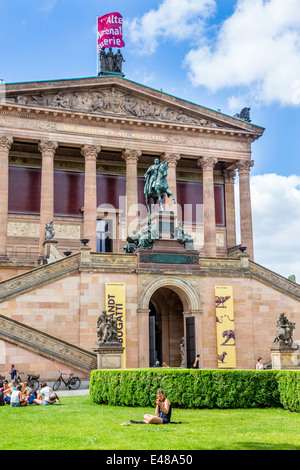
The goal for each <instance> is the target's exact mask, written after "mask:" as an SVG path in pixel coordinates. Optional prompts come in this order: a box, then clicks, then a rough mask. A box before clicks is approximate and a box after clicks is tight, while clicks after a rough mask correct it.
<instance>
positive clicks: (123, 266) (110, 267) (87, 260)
mask: <svg viewBox="0 0 300 470" xmlns="http://www.w3.org/2000/svg"><path fill="white" fill-rule="evenodd" d="M84 256H85V255H84ZM84 267H88V268H93V269H99V270H106V271H118V272H124V271H125V272H128V271H129V272H131V271H132V270H135V269H136V267H137V255H136V254H125V253H124V254H123V253H90V254H89V255H88V256H87V257H86V256H85V257H84V258H83V257H82V262H81V268H84Z"/></svg>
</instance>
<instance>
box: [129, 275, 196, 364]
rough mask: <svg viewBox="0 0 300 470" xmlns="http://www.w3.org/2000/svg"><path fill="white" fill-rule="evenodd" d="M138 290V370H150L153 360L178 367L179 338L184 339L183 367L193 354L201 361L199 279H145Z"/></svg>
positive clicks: (179, 355) (190, 362) (193, 357)
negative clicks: (197, 355) (140, 368)
mask: <svg viewBox="0 0 300 470" xmlns="http://www.w3.org/2000/svg"><path fill="white" fill-rule="evenodd" d="M149 281H150V282H149ZM139 286H140V289H139V297H138V299H139V300H138V309H137V315H138V355H139V358H138V360H139V367H149V366H150V365H151V366H152V365H153V363H154V361H155V360H156V359H157V360H159V361H160V362H163V361H165V362H167V364H168V365H172V366H173V367H176V366H180V365H181V361H180V359H181V354H180V340H181V338H184V355H185V365H186V366H187V367H191V366H192V363H193V362H194V359H195V352H197V354H200V355H201V360H202V311H201V301H200V282H199V279H198V278H190V277H188V278H187V279H185V278H184V277H183V276H182V277H179V276H159V277H158V276H156V275H155V276H153V277H152V279H151V278H150V279H149V277H148V276H147V277H144V276H141V277H140V279H139ZM154 341H155V342H154ZM150 356H151V357H150Z"/></svg>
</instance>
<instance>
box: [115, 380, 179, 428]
mask: <svg viewBox="0 0 300 470" xmlns="http://www.w3.org/2000/svg"><path fill="white" fill-rule="evenodd" d="M155 405H156V406H155V415H151V414H146V415H144V419H143V421H133V420H130V423H123V424H122V426H129V425H131V424H135V423H136V424H167V423H170V419H171V412H172V410H171V402H170V400H168V398H166V396H165V394H164V392H163V391H162V390H161V389H159V390H157V392H156V400H155Z"/></svg>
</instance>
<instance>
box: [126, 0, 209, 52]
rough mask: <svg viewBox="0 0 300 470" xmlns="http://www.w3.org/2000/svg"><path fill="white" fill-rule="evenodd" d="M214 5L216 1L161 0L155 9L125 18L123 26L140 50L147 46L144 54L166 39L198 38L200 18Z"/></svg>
mask: <svg viewBox="0 0 300 470" xmlns="http://www.w3.org/2000/svg"><path fill="white" fill-rule="evenodd" d="M215 8H216V1H215V0H163V1H162V3H161V4H160V5H159V7H158V8H157V9H156V10H154V9H153V10H150V11H149V12H147V13H145V14H144V15H143V16H142V17H141V18H134V19H133V20H132V21H131V22H128V21H126V22H125V23H126V29H127V31H128V34H129V36H130V38H131V40H132V41H133V43H136V44H139V46H140V48H139V50H142V49H143V47H146V48H147V53H153V52H155V51H156V49H157V47H158V46H159V45H160V41H161V40H163V39H165V38H171V39H173V40H175V41H182V40H186V39H189V38H194V39H195V38H200V37H201V34H203V21H204V19H205V18H208V17H210V16H211V15H212V13H213V12H214V11H215Z"/></svg>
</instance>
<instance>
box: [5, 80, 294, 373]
mask: <svg viewBox="0 0 300 470" xmlns="http://www.w3.org/2000/svg"><path fill="white" fill-rule="evenodd" d="M2 88H3V90H2V95H1V101H0V219H1V224H0V374H2V375H6V376H7V378H8V373H7V372H8V368H9V365H10V364H11V363H13V364H14V365H15V367H16V368H17V369H18V370H22V371H24V372H27V373H34V374H40V376H41V378H44V379H47V380H50V379H52V378H55V377H56V376H57V370H65V371H69V372H74V373H76V375H80V376H81V377H88V376H89V373H90V371H91V369H94V368H96V354H95V351H94V346H95V343H96V342H97V326H96V325H97V319H98V317H99V315H100V314H101V312H102V311H104V310H106V311H108V313H110V314H111V315H115V316H116V318H117V320H118V330H119V338H120V343H122V346H123V348H124V353H123V359H124V361H123V366H124V367H126V368H140V367H151V366H152V365H153V364H154V362H155V361H157V360H159V361H160V362H161V363H162V362H166V363H167V364H168V365H170V366H171V367H191V366H192V364H193V362H194V359H195V356H196V355H197V354H200V367H201V368H206V369H209V368H219V367H223V368H237V369H253V368H254V367H255V363H256V359H257V357H258V356H262V358H263V362H268V361H270V346H271V344H272V342H273V339H274V335H275V330H276V321H277V318H278V316H279V314H280V313H281V312H284V313H285V315H286V316H287V317H288V319H289V320H290V321H293V322H295V323H296V329H295V332H294V339H295V340H297V338H298V339H299V338H300V309H299V306H300V285H298V284H296V283H295V282H293V281H290V280H288V279H286V278H284V277H282V276H280V275H278V274H276V273H274V272H272V271H270V270H268V269H266V268H265V267H263V266H261V265H259V264H257V263H256V262H255V257H254V249H253V233H252V216H251V198H250V184H249V178H250V172H251V167H252V166H253V164H254V161H253V160H252V153H251V145H252V143H253V142H254V141H255V140H257V139H259V138H260V137H261V136H262V134H263V132H264V129H263V128H262V127H260V126H257V125H254V124H253V123H251V121H250V119H247V118H243V115H242V114H240V115H237V116H235V117H232V116H228V115H225V114H222V113H221V112H218V111H214V110H212V109H208V108H205V107H202V106H201V105H198V104H194V103H191V102H188V101H185V100H183V99H180V98H178V97H175V96H171V95H169V94H166V93H164V92H162V91H158V90H155V89H152V88H149V87H146V86H144V85H142V84H139V83H135V82H133V81H130V80H128V79H125V78H124V77H122V76H118V75H117V74H111V75H108V76H97V77H91V78H80V79H70V80H56V81H53V80H52V81H42V82H27V83H11V84H6V85H3V86H2ZM155 160H158V161H159V163H161V162H168V174H167V182H168V185H169V188H170V190H171V191H172V193H173V195H174V199H175V201H176V203H175V204H174V202H173V200H172V197H169V198H167V197H166V198H165V200H164V202H163V204H164V210H163V211H160V208H159V207H158V206H157V205H156V206H155V208H154V207H152V216H153V220H154V219H155V218H156V219H157V221H158V225H157V229H158V232H159V233H160V234H161V233H163V232H164V220H163V221H160V219H159V217H160V214H163V215H166V214H167V215H168V214H172V220H171V223H170V224H169V229H168V230H169V231H168V230H166V232H165V236H161V237H160V238H158V239H156V240H155V241H154V243H153V246H151V247H150V248H149V247H145V246H143V247H140V248H139V246H137V247H136V249H135V250H133V251H130V250H126V249H124V247H125V246H126V245H127V244H128V237H129V240H132V238H131V237H132V236H133V234H138V236H139V237H140V239H142V238H143V233H145V232H143V230H145V227H147V223H146V225H145V221H147V220H148V219H147V217H149V216H148V212H147V209H146V205H145V197H144V185H145V177H144V175H145V173H146V172H147V170H148V169H149V168H150V167H151V166H152V165H154V162H155ZM235 181H238V183H239V184H238V185H235V184H234V183H235ZM237 187H238V192H239V194H238V197H239V217H236V211H235V194H234V193H235V188H237ZM155 214H156V215H155ZM154 222H155V221H154ZM151 223H152V221H151ZM49 226H51V227H52V229H53V230H54V231H52V232H51V233H50V236H49V230H48V231H47V228H46V227H49ZM143 227H144V228H143ZM178 227H181V229H182V230H183V231H184V234H188V237H189V239H190V240H191V241H192V243H190V244H189V248H187V244H185V243H183V241H182V239H178V238H177V237H176V235H175V234H176V233H177V232H178ZM237 230H238V232H239V233H240V245H237V241H236V231H237ZM146 231H147V230H146ZM168 234H169V237H168ZM279 249H280V248H279ZM113 302H114V304H113V306H112V303H113ZM229 306H230V308H229ZM225 322H227V323H226V328H225V329H224V328H223V329H221V330H220V326H222V325H225ZM218 331H219V333H218ZM220 331H221V333H222V334H220ZM233 352H234V354H232V353H233ZM229 357H230V360H229V359H228V358H229Z"/></svg>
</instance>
